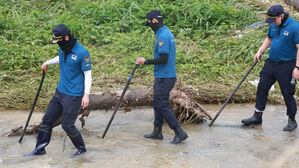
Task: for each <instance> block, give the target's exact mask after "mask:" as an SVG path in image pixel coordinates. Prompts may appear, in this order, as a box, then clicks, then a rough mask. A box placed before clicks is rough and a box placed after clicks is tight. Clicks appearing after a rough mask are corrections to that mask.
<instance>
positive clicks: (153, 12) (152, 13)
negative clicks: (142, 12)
mask: <svg viewBox="0 0 299 168" xmlns="http://www.w3.org/2000/svg"><path fill="white" fill-rule="evenodd" d="M154 18H155V19H157V20H158V21H161V20H163V15H162V14H161V12H160V11H159V10H151V11H149V12H148V13H147V14H146V19H147V20H152V19H154ZM144 26H148V22H147V21H146V22H145V23H144Z"/></svg>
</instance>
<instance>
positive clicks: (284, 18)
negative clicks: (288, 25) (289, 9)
mask: <svg viewBox="0 0 299 168" xmlns="http://www.w3.org/2000/svg"><path fill="white" fill-rule="evenodd" d="M288 17H289V14H288V13H285V14H284V17H283V18H282V20H281V25H280V26H283V24H284V23H285V22H286V21H287V19H288Z"/></svg>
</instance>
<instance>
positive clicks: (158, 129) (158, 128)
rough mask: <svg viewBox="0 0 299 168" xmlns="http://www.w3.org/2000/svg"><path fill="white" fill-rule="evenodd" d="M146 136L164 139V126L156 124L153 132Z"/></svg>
mask: <svg viewBox="0 0 299 168" xmlns="http://www.w3.org/2000/svg"><path fill="white" fill-rule="evenodd" d="M144 138H152V139H163V134H162V126H155V125H154V130H153V132H152V133H151V134H145V135H144Z"/></svg>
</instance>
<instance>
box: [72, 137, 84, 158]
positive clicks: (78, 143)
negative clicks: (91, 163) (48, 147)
mask: <svg viewBox="0 0 299 168" xmlns="http://www.w3.org/2000/svg"><path fill="white" fill-rule="evenodd" d="M70 139H71V141H72V143H73V144H74V146H75V147H76V148H77V149H78V150H77V152H76V153H75V154H74V155H73V156H72V157H76V156H79V155H81V154H83V153H85V152H86V148H85V144H84V141H83V138H82V136H81V134H79V135H78V136H75V137H70Z"/></svg>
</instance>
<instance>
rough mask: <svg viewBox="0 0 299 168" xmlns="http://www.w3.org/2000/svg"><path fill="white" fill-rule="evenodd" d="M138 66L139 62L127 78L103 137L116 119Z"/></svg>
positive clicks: (103, 136)
mask: <svg viewBox="0 0 299 168" xmlns="http://www.w3.org/2000/svg"><path fill="white" fill-rule="evenodd" d="M137 67H138V64H135V67H134V68H133V70H132V72H131V75H130V77H129V79H128V80H127V83H126V86H125V88H124V90H123V92H122V94H121V96H120V98H119V100H118V102H117V104H116V106H115V108H114V111H113V113H112V115H111V118H110V121H109V123H108V125H107V126H106V129H105V131H104V133H103V135H102V138H103V139H104V138H105V135H106V133H107V131H108V129H109V127H110V125H111V123H112V120H113V119H114V116H115V114H116V112H117V110H118V108H119V106H120V104H121V102H122V100H123V98H124V95H125V93H126V91H127V89H128V87H129V85H130V82H131V79H132V78H133V74H134V72H135V70H136V69H137Z"/></svg>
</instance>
